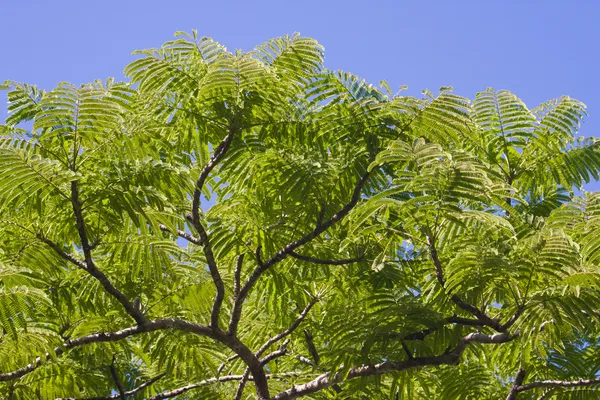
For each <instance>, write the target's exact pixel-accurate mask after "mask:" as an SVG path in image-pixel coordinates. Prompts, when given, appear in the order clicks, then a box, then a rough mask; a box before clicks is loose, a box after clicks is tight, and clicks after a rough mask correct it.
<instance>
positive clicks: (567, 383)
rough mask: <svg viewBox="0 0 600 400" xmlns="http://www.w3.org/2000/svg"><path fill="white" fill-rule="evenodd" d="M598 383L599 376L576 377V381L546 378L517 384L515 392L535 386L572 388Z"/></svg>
mask: <svg viewBox="0 0 600 400" xmlns="http://www.w3.org/2000/svg"><path fill="white" fill-rule="evenodd" d="M593 385H600V378H593V379H578V380H576V381H559V380H547V381H538V382H531V383H526V384H525V385H519V386H517V387H516V392H517V393H520V392H524V391H526V390H531V389H536V388H565V389H566V388H574V387H580V386H593Z"/></svg>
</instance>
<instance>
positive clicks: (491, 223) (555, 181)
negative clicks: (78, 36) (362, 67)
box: [0, 32, 600, 400]
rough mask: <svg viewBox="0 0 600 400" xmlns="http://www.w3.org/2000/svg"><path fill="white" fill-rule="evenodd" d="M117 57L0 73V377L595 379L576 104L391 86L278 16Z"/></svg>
mask: <svg viewBox="0 0 600 400" xmlns="http://www.w3.org/2000/svg"><path fill="white" fill-rule="evenodd" d="M137 54H138V57H137V58H136V59H135V60H134V61H133V62H132V63H131V64H129V66H127V68H126V70H125V71H126V75H127V77H128V79H129V80H128V81H127V82H122V83H121V82H115V81H114V80H111V79H109V80H107V81H106V82H102V81H95V82H93V83H90V84H85V85H82V86H80V87H77V86H74V85H71V84H68V83H61V84H60V85H58V87H56V88H55V89H53V90H50V91H43V90H40V89H38V88H37V87H36V86H33V85H30V84H24V83H17V82H12V81H7V82H6V83H5V84H4V88H5V89H6V90H7V91H8V92H7V93H8V100H9V104H8V110H9V115H8V117H7V119H6V122H5V124H4V125H2V126H1V127H0V134H1V141H0V203H1V208H0V221H1V224H0V325H1V328H2V334H1V336H0V398H2V399H7V400H8V399H11V400H17V399H23V400H25V399H43V400H46V399H56V398H64V399H122V400H123V399H169V398H178V399H250V398H258V399H262V400H267V399H273V400H288V399H295V398H301V397H304V398H313V399H328V398H339V399H349V398H355V399H384V398H386V399H387V398H391V399H501V398H506V399H533V398H544V399H549V398H561V399H563V398H585V399H588V398H590V399H591V398H600V391H599V390H598V388H599V387H600V378H598V374H599V372H600V361H599V360H600V346H599V341H598V334H599V332H600V328H599V326H600V325H599V323H600V292H599V288H598V284H599V282H600V234H599V232H600V195H598V194H596V193H588V192H585V191H583V189H582V185H583V184H584V183H586V182H590V181H591V180H593V179H598V176H599V174H600V150H599V147H598V141H597V140H596V139H593V138H585V137H582V136H579V135H578V133H577V132H578V130H579V127H580V123H581V121H582V118H583V117H584V116H585V106H584V105H583V104H582V103H581V102H579V101H577V100H574V99H571V98H569V97H561V98H559V99H556V100H551V101H548V102H546V103H543V104H541V105H540V106H538V107H537V108H534V109H529V108H527V106H526V105H525V104H524V103H523V102H522V101H521V100H520V99H519V98H518V97H516V96H515V95H514V94H512V93H510V92H509V91H506V90H501V91H495V90H492V89H487V90H485V91H483V92H481V93H478V94H477V95H476V96H475V97H474V98H473V99H472V100H470V99H467V98H463V97H460V96H458V95H456V94H453V92H452V90H451V88H450V87H444V88H441V89H440V91H439V92H438V93H437V94H434V93H431V92H429V91H424V92H423V96H422V98H417V97H413V96H407V95H404V94H403V92H402V91H400V92H398V93H396V94H393V93H392V91H391V90H390V88H389V85H388V84H387V83H386V82H381V83H380V85H379V86H380V87H374V86H372V85H369V84H367V83H366V82H365V81H363V80H360V79H359V78H357V77H356V76H354V75H352V74H350V73H347V72H342V71H337V72H334V71H329V70H327V69H325V68H324V66H323V55H324V54H323V48H322V47H321V46H320V45H319V44H318V42H316V41H315V40H313V39H310V38H305V37H301V36H299V35H293V36H284V37H280V38H277V39H273V40H270V41H268V42H266V43H264V44H262V45H260V46H258V47H256V48H255V49H254V50H253V51H250V52H241V51H237V52H234V53H232V52H228V51H227V50H226V49H225V48H224V47H223V46H221V45H220V44H218V43H217V42H215V41H213V40H212V39H210V38H201V37H198V36H197V33H196V32H193V33H192V34H181V33H180V34H178V38H176V39H175V40H173V41H170V42H167V43H165V44H164V45H163V46H162V47H160V48H158V49H150V50H144V51H139V52H137ZM540 396H541V397H540Z"/></svg>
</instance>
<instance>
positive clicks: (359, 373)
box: [272, 332, 516, 400]
mask: <svg viewBox="0 0 600 400" xmlns="http://www.w3.org/2000/svg"><path fill="white" fill-rule="evenodd" d="M515 337H516V335H510V334H508V333H506V332H504V333H499V334H495V335H486V334H482V333H478V332H474V333H471V334H469V335H467V336H465V337H463V338H462V339H461V340H460V342H459V343H458V344H457V345H456V347H455V348H454V350H452V351H451V352H448V353H445V354H442V355H439V356H430V357H415V358H412V359H408V360H404V361H395V362H394V361H386V362H383V363H379V364H367V365H361V366H360V367H354V368H351V369H350V371H349V372H348V375H347V378H346V379H354V378H359V377H365V376H375V375H382V374H385V373H390V372H398V371H404V370H407V369H411V368H418V367H425V366H439V365H454V364H456V363H458V362H459V360H460V357H461V355H462V353H463V352H464V351H465V349H466V348H467V346H468V345H469V344H471V343H484V344H493V343H505V342H508V341H511V340H513V339H514V338H515ZM342 380H343V378H342V375H341V374H331V373H325V374H322V375H320V376H318V377H317V378H316V379H314V380H312V381H310V382H307V383H304V384H301V385H297V386H294V387H292V388H291V389H288V390H286V391H285V392H281V393H279V394H278V395H276V396H275V397H273V399H272V400H290V399H296V398H298V397H301V396H305V395H308V394H311V393H315V392H318V391H320V390H323V389H325V388H328V387H331V386H333V385H334V384H336V383H339V382H342Z"/></svg>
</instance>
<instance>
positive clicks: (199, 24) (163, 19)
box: [0, 0, 600, 190]
mask: <svg viewBox="0 0 600 400" xmlns="http://www.w3.org/2000/svg"><path fill="white" fill-rule="evenodd" d="M599 20H600V1H597V0H571V1H566V0H546V1H541V0H539V1H538V0H528V1H524V0H505V1H491V0H488V1H475V0H473V1H470V0H454V1H444V0H437V1H417V0H412V1H406V0H396V1H377V0H371V1H364V0H363V1H354V0H348V1H337V0H320V1H312V0H302V1H296V2H291V1H259V0H247V1H233V0H212V1H203V0H196V1H183V0H172V1H169V2H167V1H154V0H146V1H142V0H136V1H128V0H120V1H116V0H105V1H92V0H86V1H81V0H79V1H71V0H68V1H67V0H56V1H41V0H36V1H31V0H30V1H26V0H0V55H1V56H0V81H2V80H4V79H11V80H16V81H23V82H28V83H35V84H37V85H39V86H40V87H42V88H45V89H50V88H52V87H54V86H55V85H56V84H57V83H58V82H60V81H70V82H73V83H76V84H80V83H84V82H87V81H91V80H93V79H98V78H101V79H104V78H107V77H110V76H114V77H117V78H122V76H123V75H122V71H123V68H124V67H125V65H126V64H127V63H128V62H130V61H131V60H132V59H133V57H132V56H131V51H132V50H134V49H140V48H147V47H157V46H159V45H160V44H162V43H163V42H164V41H166V40H169V39H171V38H172V36H173V33H174V32H175V31H177V30H184V31H190V30H191V29H197V30H198V32H199V34H200V35H202V36H211V37H213V38H214V39H216V40H217V41H219V42H221V43H223V44H224V45H226V46H227V47H228V48H229V49H230V50H234V49H238V48H241V49H243V50H249V49H251V48H252V47H254V45H256V44H259V43H261V42H263V41H265V40H267V39H269V38H272V37H275V36H279V35H282V34H285V33H293V32H296V31H298V32H300V33H302V34H303V35H306V36H312V37H314V38H316V39H318V40H319V41H320V42H321V43H322V44H323V45H324V46H325V49H326V65H327V67H328V68H330V69H344V70H348V71H351V72H353V73H355V74H357V75H359V76H362V77H364V78H366V79H367V80H368V81H370V82H372V83H375V84H377V83H378V82H379V81H380V80H381V79H386V80H387V81H388V82H389V83H390V85H391V86H392V88H396V87H399V86H401V85H404V84H406V85H408V86H409V92H408V93H409V94H418V93H419V92H420V90H421V89H423V88H428V89H431V90H437V89H438V88H439V87H441V86H446V85H450V86H453V87H454V88H455V91H456V92H457V93H458V94H460V95H464V96H470V97H472V96H473V95H474V94H475V93H476V92H478V91H481V90H484V89H485V88H486V87H494V88H496V89H509V90H511V91H513V92H514V93H516V94H517V95H518V96H520V97H521V98H522V99H523V100H524V101H525V102H526V103H527V104H528V105H529V106H530V107H531V108H533V107H534V106H536V105H537V104H538V103H540V102H542V101H544V100H549V99H551V98H555V97H559V96H562V95H570V96H571V97H575V98H577V99H579V100H582V101H583V102H585V103H586V104H587V105H588V113H589V117H588V119H587V120H586V122H585V123H584V125H583V127H582V130H581V134H583V135H587V136H600V98H599V96H598V93H599V92H600V90H599V89H600V78H599V75H600V74H599V71H598V64H599V61H600V52H599V50H600V24H599V23H598V21H599ZM0 96H1V97H0V101H2V103H3V104H5V97H4V94H0ZM5 116H6V111H5V108H2V109H0V119H1V120H3V119H4V117H5ZM588 189H590V190H591V189H595V190H600V183H594V184H591V185H588Z"/></svg>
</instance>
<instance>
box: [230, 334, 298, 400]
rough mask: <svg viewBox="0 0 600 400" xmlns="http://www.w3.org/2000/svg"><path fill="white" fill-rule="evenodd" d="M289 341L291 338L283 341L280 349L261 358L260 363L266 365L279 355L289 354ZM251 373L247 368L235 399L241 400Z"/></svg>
mask: <svg viewBox="0 0 600 400" xmlns="http://www.w3.org/2000/svg"><path fill="white" fill-rule="evenodd" d="M289 342H290V340H289V339H287V340H286V341H285V342H283V344H282V345H281V347H279V350H275V351H274V352H272V353H270V354H268V355H267V356H265V357H263V358H261V359H260V363H261V364H262V365H266V364H267V363H269V362H271V361H273V360H274V359H276V358H278V357H283V356H285V355H286V354H287V345H288V343H289ZM249 375H250V369H249V368H246V370H245V371H244V375H243V376H242V380H240V384H239V385H238V388H237V391H236V393H235V398H234V400H241V398H242V396H243V394H244V388H245V387H246V382H247V381H248V376H249Z"/></svg>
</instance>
